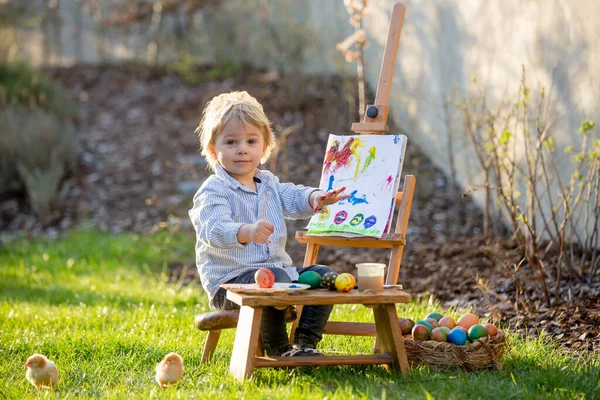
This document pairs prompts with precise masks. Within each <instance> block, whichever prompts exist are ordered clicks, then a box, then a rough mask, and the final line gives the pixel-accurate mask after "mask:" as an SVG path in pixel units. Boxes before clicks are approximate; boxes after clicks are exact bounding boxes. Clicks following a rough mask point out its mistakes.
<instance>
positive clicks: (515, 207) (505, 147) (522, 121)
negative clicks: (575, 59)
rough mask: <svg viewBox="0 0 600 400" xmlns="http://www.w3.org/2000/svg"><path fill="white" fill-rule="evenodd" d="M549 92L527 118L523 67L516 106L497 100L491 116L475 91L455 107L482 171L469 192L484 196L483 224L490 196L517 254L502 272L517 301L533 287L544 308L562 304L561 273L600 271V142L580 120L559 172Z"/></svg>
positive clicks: (581, 276) (576, 277)
mask: <svg viewBox="0 0 600 400" xmlns="http://www.w3.org/2000/svg"><path fill="white" fill-rule="evenodd" d="M474 83H475V84H476V85H477V82H476V80H474ZM551 92H552V88H551V89H550V92H549V93H546V90H545V88H542V89H541V91H540V96H539V101H538V103H537V104H536V106H535V110H536V111H537V112H536V115H535V116H533V117H532V116H531V91H530V89H529V87H528V86H527V82H526V75H525V69H524V68H523V74H522V79H521V84H520V87H519V91H518V95H517V101H516V102H515V103H512V104H511V103H510V102H508V101H502V102H501V103H500V104H499V105H498V106H497V107H496V108H495V109H493V110H492V109H490V108H489V106H488V103H487V101H486V98H485V94H484V93H483V91H482V90H481V89H480V88H479V87H478V88H477V93H478V94H477V95H476V96H475V97H474V98H471V99H464V100H462V101H460V102H459V107H460V109H461V111H462V114H463V118H464V119H463V120H464V126H465V130H466V132H467V134H468V135H469V138H470V139H471V144H472V146H473V148H474V150H475V154H476V155H477V159H478V161H479V164H480V167H481V169H482V171H483V172H482V173H483V178H484V182H483V183H482V184H478V185H474V186H473V188H483V189H484V190H486V193H487V195H486V196H485V204H484V207H485V210H486V213H485V218H486V220H488V221H489V218H490V215H491V214H490V212H489V207H490V200H491V199H490V197H489V195H490V194H491V193H494V194H495V197H496V202H497V204H498V206H499V209H500V211H501V213H502V215H503V216H504V217H506V220H507V221H508V222H509V224H510V226H511V229H512V234H513V237H514V238H515V239H516V240H517V243H518V244H519V247H520V249H521V251H522V255H523V258H522V260H521V262H519V263H518V264H515V265H509V264H505V266H506V267H507V269H508V270H509V273H510V274H511V275H512V276H513V278H514V279H515V283H516V284H517V290H519V292H520V294H521V295H523V296H525V297H526V298H527V300H531V296H530V295H529V294H528V292H527V290H524V289H523V282H534V283H535V284H534V286H535V287H536V288H535V289H536V290H535V291H534V292H538V293H539V294H540V296H541V298H542V299H543V302H544V303H545V304H546V305H548V306H549V305H551V304H552V303H554V304H558V303H560V301H561V293H562V292H561V288H562V283H563V278H564V276H563V273H565V272H566V273H567V274H568V277H569V280H568V282H581V281H583V280H587V281H588V282H590V283H591V282H592V281H593V280H594V279H595V277H596V272H597V270H598V264H600V232H599V228H600V226H599V225H600V198H599V196H600V194H599V188H600V140H598V138H592V134H593V132H594V131H595V123H594V122H593V121H591V120H584V121H582V123H581V127H580V129H579V131H578V134H579V137H580V138H579V140H578V143H577V144H574V145H571V146H567V147H566V148H565V153H566V154H574V157H573V159H572V163H571V165H572V166H573V167H572V170H571V171H565V165H567V163H566V162H562V163H561V161H564V160H561V158H562V157H563V156H562V155H560V154H558V153H557V151H556V147H555V140H554V136H553V126H554V122H555V121H556V116H555V114H554V113H553V112H552V108H551V101H550V99H551V96H550V95H551ZM567 172H568V173H569V176H570V177H569V179H568V181H565V180H564V176H566V173H567ZM488 224H489V222H487V223H486V226H487V225H488ZM484 231H485V232H486V234H489V231H488V230H487V229H485V226H484ZM519 288H520V289H519ZM529 303H531V301H529ZM525 306H526V307H529V305H525Z"/></svg>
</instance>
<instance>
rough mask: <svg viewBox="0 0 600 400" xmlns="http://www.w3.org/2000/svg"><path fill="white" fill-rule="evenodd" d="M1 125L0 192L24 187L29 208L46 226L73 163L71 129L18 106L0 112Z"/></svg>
mask: <svg viewBox="0 0 600 400" xmlns="http://www.w3.org/2000/svg"><path fill="white" fill-rule="evenodd" d="M0 126H2V128H3V134H2V135H1V136H0V193H3V192H6V191H10V190H15V189H23V188H24V189H25V191H26V193H27V196H28V198H29V201H30V204H31V207H32V209H33V210H34V211H35V213H36V214H37V215H38V216H39V217H40V220H41V221H42V222H43V223H47V222H49V221H50V220H51V218H52V216H51V214H52V210H53V209H55V208H56V207H57V206H58V204H59V203H60V200H61V199H62V194H61V193H59V189H60V186H61V183H62V180H63V179H64V178H65V176H66V175H67V173H68V172H69V171H70V170H71V169H72V168H73V166H74V163H75V160H76V148H75V137H74V131H73V128H72V127H71V125H70V124H69V123H68V122H66V121H60V120H59V119H58V118H57V117H55V116H54V115H52V114H49V113H47V112H45V111H43V110H41V109H35V110H30V109H28V108H27V107H25V106H20V105H15V106H11V107H7V108H5V109H3V110H1V111H0ZM63 193H64V190H63Z"/></svg>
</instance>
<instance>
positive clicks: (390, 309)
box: [227, 289, 411, 380]
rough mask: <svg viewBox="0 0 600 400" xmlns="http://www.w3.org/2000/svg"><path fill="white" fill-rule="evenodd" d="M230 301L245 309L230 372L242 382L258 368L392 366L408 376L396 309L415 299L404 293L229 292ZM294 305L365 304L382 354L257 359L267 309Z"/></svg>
mask: <svg viewBox="0 0 600 400" xmlns="http://www.w3.org/2000/svg"><path fill="white" fill-rule="evenodd" d="M227 298H228V299H229V300H231V301H233V302H234V303H236V304H238V305H239V306H240V307H241V309H240V314H239V318H238V325H237V330H236V333H235V341H234V344H233V351H232V353H231V362H230V366H229V372H230V373H231V374H232V375H234V376H235V377H236V378H237V379H239V380H244V379H249V378H250V377H251V376H252V373H253V372H254V368H256V367H301V366H315V365H372V364H392V365H393V366H394V367H395V368H397V369H398V370H400V371H401V372H402V373H408V370H409V366H408V359H407V357H406V351H405V349H404V339H403V337H402V331H401V329H400V325H399V324H398V315H397V314H396V307H395V305H396V304H399V303H408V302H410V300H411V296H410V295H409V294H408V293H405V292H403V291H401V290H397V289H386V290H383V291H381V292H376V293H373V292H359V291H358V290H356V289H353V290H351V291H350V292H347V293H340V292H332V291H330V290H327V289H314V290H304V291H298V292H295V293H289V294H288V293H277V294H272V295H257V294H244V293H243V292H240V291H237V292H235V293H234V292H232V291H227ZM292 304H298V305H307V304H311V305H325V304H364V305H367V306H372V309H373V314H374V317H375V328H376V331H377V337H378V339H379V347H380V353H379V354H367V355H347V356H299V357H287V358H284V357H264V356H257V355H256V354H257V347H258V344H259V333H260V322H261V317H262V310H263V308H264V307H268V306H286V305H287V306H289V305H292Z"/></svg>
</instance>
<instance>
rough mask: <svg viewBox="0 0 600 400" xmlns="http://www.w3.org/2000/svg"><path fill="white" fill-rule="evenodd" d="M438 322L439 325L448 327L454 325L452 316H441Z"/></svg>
mask: <svg viewBox="0 0 600 400" xmlns="http://www.w3.org/2000/svg"><path fill="white" fill-rule="evenodd" d="M438 324H440V326H445V327H447V328H449V329H454V327H455V326H456V321H455V320H454V318H452V317H449V316H445V317H442V319H440V321H439V322H438Z"/></svg>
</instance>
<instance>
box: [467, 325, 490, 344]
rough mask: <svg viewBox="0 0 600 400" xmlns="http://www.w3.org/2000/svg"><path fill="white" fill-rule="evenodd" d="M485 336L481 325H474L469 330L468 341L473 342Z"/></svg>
mask: <svg viewBox="0 0 600 400" xmlns="http://www.w3.org/2000/svg"><path fill="white" fill-rule="evenodd" d="M485 336H487V331H486V330H485V328H484V327H483V326H482V325H479V324H476V325H473V326H472V327H470V328H469V333H468V337H469V340H471V341H473V342H474V341H475V340H477V339H481V338H482V337H485Z"/></svg>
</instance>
